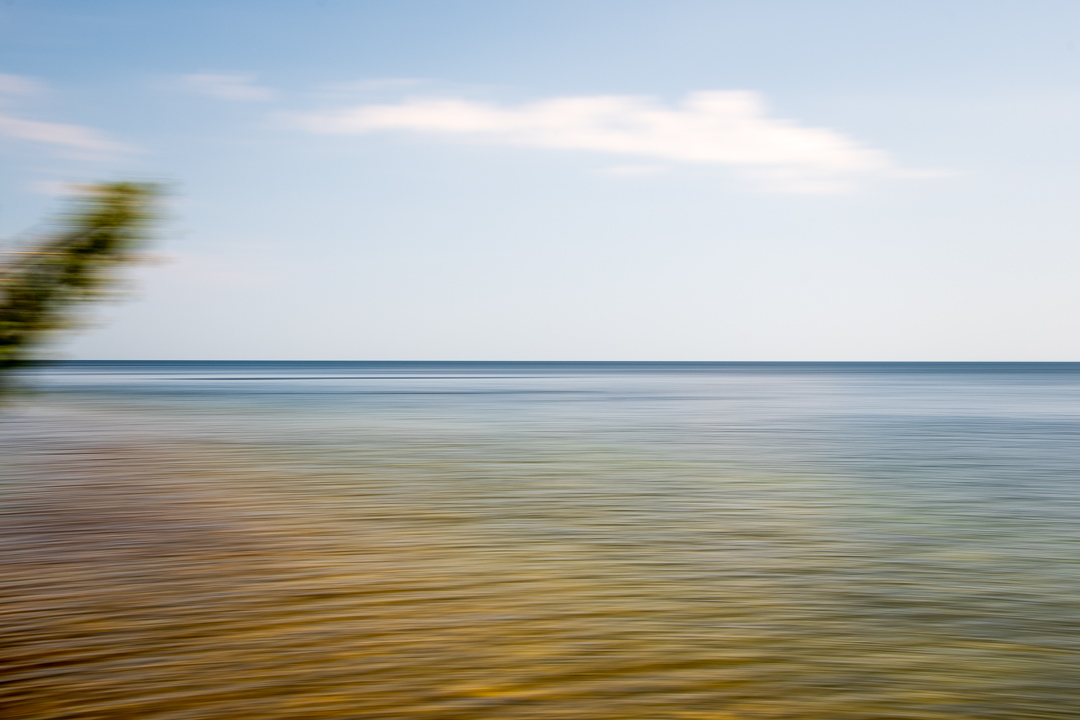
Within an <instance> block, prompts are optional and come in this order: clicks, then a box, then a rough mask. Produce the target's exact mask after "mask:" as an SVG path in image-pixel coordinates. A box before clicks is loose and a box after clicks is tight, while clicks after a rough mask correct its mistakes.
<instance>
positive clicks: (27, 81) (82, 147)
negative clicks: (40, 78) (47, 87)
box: [0, 73, 132, 158]
mask: <svg viewBox="0 0 1080 720" xmlns="http://www.w3.org/2000/svg"><path fill="white" fill-rule="evenodd" d="M43 89H44V88H43V86H42V85H41V84H40V83H39V82H37V81H36V80H34V79H32V78H28V77H23V76H21V75H5V74H3V73H0V98H4V97H5V96H15V95H29V94H34V93H38V92H41V91H42V90H43ZM3 137H7V138H11V139H14V140H29V141H31V142H37V143H43V144H45V145H52V146H54V147H56V148H57V149H61V150H66V151H68V152H69V153H70V152H71V151H74V152H75V154H76V155H78V156H79V157H82V158H86V157H101V156H103V155H111V154H114V153H117V152H123V151H128V150H131V149H132V148H130V147H129V146H127V145H124V144H122V143H118V142H115V141H113V140H110V139H109V138H107V137H106V136H105V135H103V134H102V133H100V132H98V131H97V130H94V129H93V128H88V127H84V126H82V125H72V124H70V123H56V122H46V121H43V120H29V119H27V118H25V117H20V116H19V115H16V114H13V113H11V112H5V113H0V138H3Z"/></svg>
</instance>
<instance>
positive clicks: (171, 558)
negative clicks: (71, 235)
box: [0, 366, 1080, 720]
mask: <svg viewBox="0 0 1080 720" xmlns="http://www.w3.org/2000/svg"><path fill="white" fill-rule="evenodd" d="M210 370H213V373H216V374H213V373H210V372H209V371H208V370H207V368H205V367H203V368H199V369H198V371H197V372H195V371H190V372H187V374H185V371H183V369H180V370H177V369H176V368H171V369H169V373H171V374H169V373H166V372H165V371H164V370H162V368H160V367H156V368H149V369H145V368H144V370H143V371H142V372H143V375H142V376H140V375H138V374H132V372H131V368H130V367H126V368H121V370H116V369H113V370H109V371H108V372H105V371H103V370H101V369H100V368H98V369H95V370H94V372H93V373H91V372H89V371H87V370H85V369H83V370H80V371H79V372H75V371H73V370H72V369H71V368H68V369H66V370H65V371H64V372H63V373H61V372H60V371H58V370H54V371H52V372H53V375H52V376H50V377H47V378H45V381H46V383H47V387H49V388H50V390H49V391H48V392H45V393H43V394H40V395H38V396H36V397H34V398H29V399H26V400H24V401H23V402H22V403H21V404H20V405H19V406H17V407H15V408H12V409H9V410H8V411H7V413H6V415H5V418H4V420H3V425H2V429H0V437H2V438H3V446H2V449H3V452H4V457H5V458H6V461H5V472H4V485H3V495H2V498H3V505H2V507H3V511H2V515H0V517H2V520H3V523H2V528H0V542H2V546H0V550H2V551H3V553H2V556H0V557H2V559H0V563H2V564H3V566H2V568H0V570H2V573H3V574H2V577H3V578H4V581H3V602H2V607H0V609H2V612H3V616H2V617H3V620H2V626H0V627H2V631H3V633H4V638H3V640H2V641H0V662H2V667H3V670H2V672H3V685H2V686H0V688H2V689H0V717H4V718H19V719H23V718H25V719H26V720H45V719H46V718H48V719H60V718H72V719H74V718H79V719H87V720H89V719H90V718H101V719H110V720H111V719H112V718H148V719H153V720H166V719H168V720H173V719H175V720H180V719H188V718H191V719H196V718H198V719H201V718H207V719H211V718H213V719H217V718H230V719H232V718H237V719H239V718H296V719H298V720H302V719H307V718H312V719H314V718H342V719H344V718H364V719H367V718H372V719H374V718H431V719H435V718H439V719H442V718H462V719H465V718H492V719H494V718H499V719H501V718H507V719H510V720H513V719H515V718H537V719H541V718H575V719H576V718H597V719H601V720H606V719H608V718H610V719H612V720H615V719H619V720H652V719H658V718H693V719H698V718H700V719H710V720H711V719H716V720H729V719H731V720H735V719H737V720H742V719H744V718H746V719H750V718H769V719H772V718H798V719H803V718H805V719H807V720H810V719H813V720H833V719H845V720H846V719H848V718H851V719H856V718H857V719H860V720H874V719H878V718H897V719H899V718H911V719H916V718H920V719H921V718H926V719H936V718H949V719H950V720H960V719H964V720H967V719H973V720H974V719H981V718H1008V719H1010V720H1012V719H1017V720H1019V719H1021V718H1024V719H1026V718H1075V717H1080V690H1078V689H1077V684H1076V682H1077V680H1080V677H1078V670H1080V627H1078V626H1077V621H1078V620H1080V601H1078V599H1077V598H1080V594H1078V593H1077V591H1078V590H1080V573H1078V572H1076V571H1077V570H1078V569H1080V568H1078V561H1077V555H1076V551H1077V549H1078V545H1080V543H1078V540H1080V531H1078V524H1077V523H1076V522H1075V521H1076V520H1077V519H1078V517H1077V516H1078V515H1080V512H1078V498H1080V494H1078V488H1077V478H1076V474H1075V473H1076V471H1075V467H1076V465H1074V464H1073V462H1074V461H1075V460H1076V459H1077V457H1076V455H1077V448H1076V443H1075V440H1076V439H1078V438H1080V370H1077V369H1072V370H1070V369H1069V368H1064V369H1061V368H1059V369H1058V370H1057V371H1056V374H1055V373H1049V374H1048V373H1046V372H1043V371H1035V370H1030V369H1029V370H1028V371H1027V372H1026V373H1025V372H1019V371H1014V372H1012V374H1011V375H1010V374H1009V373H1007V372H1005V371H1001V372H999V373H997V374H993V373H991V374H987V373H985V372H983V371H981V370H978V371H976V370H972V371H970V372H968V373H966V374H965V373H957V372H952V371H949V372H945V371H940V370H939V371H938V372H936V373H934V372H927V371H925V369H920V370H919V371H915V370H911V371H908V372H906V374H905V373H904V372H901V371H899V370H896V371H893V372H891V373H888V372H869V371H853V370H851V369H850V368H847V369H845V368H839V369H834V370H832V371H830V372H824V371H822V370H821V369H816V370H813V371H810V370H805V369H804V370H802V371H799V370H798V369H797V368H796V369H793V370H790V371H788V372H786V373H776V372H772V371H769V372H765V371H763V370H760V369H758V370H755V369H754V368H749V369H747V368H741V369H735V370H732V369H726V370H723V371H721V370H717V371H715V372H713V373H712V374H709V373H702V372H701V371H700V370H698V369H695V370H693V371H686V370H680V369H679V368H674V369H672V368H666V369H665V368H660V369H655V368H653V369H649V370H648V371H647V372H646V371H642V370H640V369H639V370H638V371H637V372H628V371H626V370H625V369H619V368H616V369H614V370H609V371H607V372H596V371H594V370H592V369H585V370H582V369H580V368H556V369H555V370H551V369H548V370H545V369H535V368H534V369H528V368H526V369H522V368H504V367H494V369H493V368H492V367H487V366H485V367H484V368H480V369H473V371H472V372H471V374H470V373H466V372H464V371H463V370H462V369H461V368H450V369H443V371H442V372H441V374H440V372H439V370H438V368H435V369H431V368H428V369H426V370H424V372H425V373H427V374H426V375H422V374H420V375H421V376H417V375H418V373H417V372H415V371H414V369H412V368H406V369H405V370H403V369H402V368H401V367H398V366H390V367H388V368H387V367H384V368H371V367H363V368H360V369H359V370H358V369H356V368H353V369H352V370H348V368H346V370H347V371H348V372H346V371H343V370H342V368H340V367H339V368H335V369H333V372H327V371H326V370H325V369H312V368H307V369H304V368H300V369H297V368H296V367H295V366H289V367H284V368H283V367H282V366H274V367H272V368H262V369H254V370H253V369H250V368H249V369H243V372H241V371H240V370H238V369H237V368H236V367H235V366H221V367H216V368H210ZM271 370H272V372H271ZM350 372H351V373H352V375H351V376H350V375H349V373H350ZM65 373H66V374H65ZM80 373H81V374H80ZM200 373H202V374H201V375H200ZM259 373H262V374H261V375H260V374H259ZM319 373H322V374H321V375H319ZM409 373H412V375H410V374H409ZM275 378H276V379H275ZM50 383H51V384H50Z"/></svg>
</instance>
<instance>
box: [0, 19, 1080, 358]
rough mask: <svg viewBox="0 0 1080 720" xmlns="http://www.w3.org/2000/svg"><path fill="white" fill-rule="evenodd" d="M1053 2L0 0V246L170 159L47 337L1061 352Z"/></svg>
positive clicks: (1003, 354)
mask: <svg viewBox="0 0 1080 720" xmlns="http://www.w3.org/2000/svg"><path fill="white" fill-rule="evenodd" d="M1078 128H1080V3H1076V2H1075V1H1074V0H1067V1H1066V0H1062V1H1051V0H1025V1H1024V2H1019V1H1018V0H1017V1H1010V2H1003V1H1000V0H977V1H976V0H970V1H969V0H934V1H933V2H929V1H924V0H908V1H907V2H903V3H900V2H895V3H880V2H872V3H868V2H863V1H858V0H737V1H736V0H663V1H662V2H661V1H660V0H305V1H304V2H300V1H299V0H258V1H255V0H212V1H210V0H185V2H183V3H147V2H136V1H134V0H0V240H3V241H5V242H7V243H18V242H25V241H26V239H27V238H29V237H32V236H33V232H34V231H35V229H36V228H38V229H40V228H43V227H47V225H43V221H44V220H46V219H47V218H48V217H50V216H51V215H55V214H56V213H58V212H62V210H63V208H64V203H65V202H66V200H65V198H66V197H68V196H69V195H70V193H71V192H72V188H73V187H77V185H78V184H79V183H87V182H93V181H99V180H116V179H136V180H154V181H159V182H163V183H166V184H167V186H168V188H169V197H168V201H167V207H166V211H165V213H164V217H163V220H162V222H161V224H160V227H159V229H158V232H157V236H156V238H155V240H154V243H153V246H152V248H151V253H152V255H153V259H154V261H153V262H149V263H145V264H143V265H140V266H138V267H136V268H133V269H132V270H130V271H129V272H128V273H127V274H126V277H125V290H124V293H123V297H122V298H121V299H120V300H118V301H115V302H110V303H108V304H104V305H98V306H96V307H94V308H93V309H92V311H91V312H90V313H89V314H88V315H87V316H86V324H85V327H84V328H83V329H82V330H80V331H79V332H78V333H74V334H68V335H64V336H63V337H61V338H59V339H58V341H57V342H56V343H55V345H54V346H53V347H52V348H51V349H50V352H51V353H52V355H53V356H54V357H66V358H76V359H222V360H229V359H235V360H260V359H265V360H653V361H663V360H682V361H724V360H738V361H746V360H760V361H769V360H785V361H793V360H796V361H797V360H822V361H833V360H836V361H841V360H860V361H874V360H889V361H904V360H912V361H919V360H933V361H1044V360H1045V361H1080V327H1078V325H1080V323H1077V322H1076V319H1077V318H1078V317H1080V281H1078V279H1077V278H1078V275H1080V140H1078V137H1077V136H1078V133H1077V129H1078Z"/></svg>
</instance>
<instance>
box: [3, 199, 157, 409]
mask: <svg viewBox="0 0 1080 720" xmlns="http://www.w3.org/2000/svg"><path fill="white" fill-rule="evenodd" d="M160 193H161V189H160V187H159V186H158V185H155V184H151V183H135V182H114V183H102V184H98V185H91V186H88V187H85V188H84V192H83V193H82V195H81V196H80V198H79V199H78V200H77V201H76V204H75V207H74V208H73V210H72V211H71V212H70V213H68V214H67V215H66V216H65V217H64V218H62V224H61V227H60V228H59V229H58V230H57V231H56V232H54V233H52V234H49V235H47V236H45V237H44V238H42V239H41V240H39V241H37V242H36V243H34V244H33V245H32V246H30V247H22V248H20V250H19V251H17V252H5V253H3V254H0V389H2V388H3V387H4V386H5V385H6V384H7V383H6V381H5V380H6V378H7V377H8V376H10V371H11V370H13V369H14V368H16V367H19V366H21V365H24V364H26V363H27V362H28V361H29V360H30V359H31V357H32V353H33V350H34V348H35V347H36V346H37V345H38V344H40V342H41V341H42V340H43V339H44V338H45V336H46V335H47V334H48V333H49V332H51V331H54V330H58V329H62V328H64V327H68V326H69V325H70V324H71V322H72V320H73V315H72V312H71V310H72V308H73V307H74V306H75V305H76V304H77V303H79V302H80V301H85V300H89V299H93V298H97V297H101V296H103V295H105V294H107V289H108V287H109V285H110V283H111V282H112V280H113V279H114V275H113V273H112V272H111V271H112V270H113V269H114V268H115V267H116V266H118V265H120V264H122V263H125V262H129V261H131V260H133V259H135V258H136V257H137V255H136V253H135V251H136V250H137V249H138V247H139V246H140V245H141V244H142V243H143V241H144V240H145V238H146V234H147V230H148V229H149V226H150V222H151V220H153V219H154V217H155V214H154V208H155V201H156V200H157V198H158V197H159V195H160Z"/></svg>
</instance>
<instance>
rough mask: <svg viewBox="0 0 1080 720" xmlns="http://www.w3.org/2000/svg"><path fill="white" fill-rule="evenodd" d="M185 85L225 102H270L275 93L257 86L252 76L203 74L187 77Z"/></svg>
mask: <svg viewBox="0 0 1080 720" xmlns="http://www.w3.org/2000/svg"><path fill="white" fill-rule="evenodd" d="M183 80H184V84H185V85H186V86H187V87H188V88H189V89H191V90H194V91H195V92H199V93H202V94H204V95H212V96H214V97H218V98H224V99H225V100H246V101H252V100H270V99H272V98H273V97H274V95H275V93H274V91H273V90H271V89H270V88H268V87H262V86H261V85H255V84H254V82H253V81H254V80H255V77H254V76H252V75H223V74H214V73H203V74H196V75H185V76H184V78H183Z"/></svg>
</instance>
